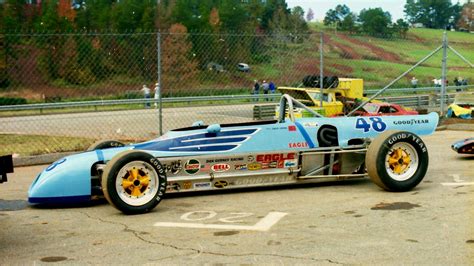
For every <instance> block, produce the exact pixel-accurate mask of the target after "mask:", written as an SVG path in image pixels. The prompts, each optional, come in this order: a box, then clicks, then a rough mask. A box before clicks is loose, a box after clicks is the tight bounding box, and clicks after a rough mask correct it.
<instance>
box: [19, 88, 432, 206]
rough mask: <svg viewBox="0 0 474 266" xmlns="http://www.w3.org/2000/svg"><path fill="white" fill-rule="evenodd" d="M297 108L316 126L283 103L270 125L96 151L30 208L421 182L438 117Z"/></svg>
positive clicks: (40, 180)
mask: <svg viewBox="0 0 474 266" xmlns="http://www.w3.org/2000/svg"><path fill="white" fill-rule="evenodd" d="M294 106H295V107H299V108H304V109H306V110H307V111H308V112H312V113H313V114H314V115H316V116H318V114H317V113H316V112H315V111H313V110H312V109H311V108H309V107H306V106H305V105H303V104H301V103H300V102H298V101H296V100H294V99H293V98H291V97H290V96H289V95H283V96H282V98H281V100H280V112H279V113H280V116H279V117H278V119H276V120H271V121H256V122H247V123H235V124H213V125H209V126H207V125H202V123H195V124H194V125H193V126H191V127H187V128H180V129H174V130H171V131H169V132H167V133H166V134H165V135H163V136H161V137H159V138H157V139H154V140H150V141H147V142H143V143H137V144H130V145H124V144H121V143H119V142H116V141H106V142H101V143H98V144H95V145H93V146H92V147H91V148H90V150H89V151H86V152H83V153H79V154H75V155H71V156H67V157H64V158H62V159H60V160H58V161H56V162H54V163H52V164H51V165H49V166H48V167H46V168H45V169H44V170H43V171H42V172H41V173H40V174H39V175H38V176H37V177H36V179H35V180H34V181H33V183H32V184H31V186H30V188H29V191H28V201H29V202H30V203H31V204H55V203H59V204H62V205H64V204H67V203H80V202H87V201H90V200H91V199H92V198H95V196H97V195H103V196H105V198H106V199H107V201H108V202H109V203H110V204H112V205H113V206H115V207H116V208H117V209H119V210H120V211H122V212H124V213H126V214H138V213H145V212H148V211H150V210H152V209H153V208H155V207H156V206H157V205H158V203H159V202H160V201H161V200H162V199H163V196H164V195H165V194H166V193H181V192H189V191H202V190H223V189H234V188H247V187H262V186H275V185H288V184H301V183H308V182H319V181H326V180H346V179H353V178H364V177H365V176H367V175H368V176H369V177H370V178H371V179H372V181H373V182H374V183H375V184H377V185H378V186H380V187H381V188H383V189H385V190H387V191H408V190H411V189H412V188H414V187H415V186H417V185H418V184H419V183H420V182H421V181H422V179H423V177H424V176H425V173H426V171H427V168H428V150H427V147H426V145H425V144H424V142H423V141H422V140H421V138H420V137H419V136H418V135H426V134H431V133H433V132H434V130H435V128H436V126H437V125H438V119H439V117H438V115H437V114H436V113H431V114H427V115H417V116H412V115H407V116H374V117H336V118H326V117H309V118H299V119H297V118H295V114H294V112H293V109H294V108H293V107H294ZM286 112H288V115H287V114H286ZM370 139H373V140H370ZM308 200H311V199H308Z"/></svg>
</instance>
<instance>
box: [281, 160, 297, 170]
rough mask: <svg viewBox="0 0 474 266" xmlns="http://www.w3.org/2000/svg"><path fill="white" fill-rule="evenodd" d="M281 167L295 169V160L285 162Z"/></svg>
mask: <svg viewBox="0 0 474 266" xmlns="http://www.w3.org/2000/svg"><path fill="white" fill-rule="evenodd" d="M283 165H284V167H285V168H290V167H296V160H285V162H284V164H283Z"/></svg>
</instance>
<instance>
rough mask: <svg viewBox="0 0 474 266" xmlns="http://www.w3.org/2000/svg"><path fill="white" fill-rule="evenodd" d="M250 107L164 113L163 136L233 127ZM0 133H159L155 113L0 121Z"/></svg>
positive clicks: (249, 112) (248, 116) (147, 135)
mask: <svg viewBox="0 0 474 266" xmlns="http://www.w3.org/2000/svg"><path fill="white" fill-rule="evenodd" d="M252 108H253V104H247V105H221V106H219V105H213V106H201V107H181V108H165V109H163V132H166V131H168V130H170V129H173V128H179V127H187V126H191V125H192V124H193V122H195V121H199V120H202V121H204V122H205V123H206V124H211V123H236V122H245V121H251V120H252ZM0 125H1V127H0V133H13V134H39V135H53V136H76V137H90V138H97V139H105V138H150V137H153V136H156V135H157V134H158V133H159V118H158V110H157V109H142V110H132V111H113V112H111V111H107V112H90V113H74V114H53V115H35V116H19V117H8V118H0Z"/></svg>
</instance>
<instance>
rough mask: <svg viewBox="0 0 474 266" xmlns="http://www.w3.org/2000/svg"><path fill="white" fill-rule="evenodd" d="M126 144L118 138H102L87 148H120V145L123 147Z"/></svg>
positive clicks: (91, 149) (90, 149) (89, 149)
mask: <svg viewBox="0 0 474 266" xmlns="http://www.w3.org/2000/svg"><path fill="white" fill-rule="evenodd" d="M123 146H125V144H124V143H122V142H120V141H116V140H101V141H98V142H95V143H93V144H92V145H91V146H89V148H87V150H88V151H94V150H102V149H108V148H118V147H123Z"/></svg>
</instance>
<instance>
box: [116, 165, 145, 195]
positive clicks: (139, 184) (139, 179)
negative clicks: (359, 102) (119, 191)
mask: <svg viewBox="0 0 474 266" xmlns="http://www.w3.org/2000/svg"><path fill="white" fill-rule="evenodd" d="M149 184H150V177H149V176H148V175H147V173H146V172H145V171H144V170H143V169H139V168H136V167H132V168H131V169H129V170H127V173H126V175H125V176H124V177H123V179H122V187H123V189H124V191H125V193H126V194H127V195H128V196H130V197H141V196H143V195H144V194H145V192H146V190H147V188H148V185H149Z"/></svg>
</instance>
